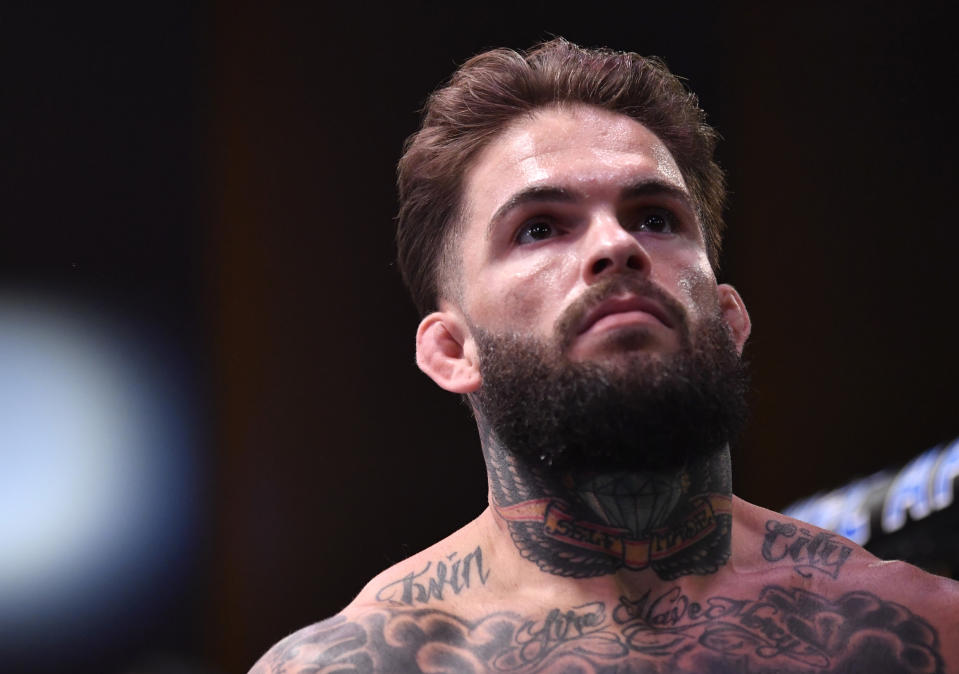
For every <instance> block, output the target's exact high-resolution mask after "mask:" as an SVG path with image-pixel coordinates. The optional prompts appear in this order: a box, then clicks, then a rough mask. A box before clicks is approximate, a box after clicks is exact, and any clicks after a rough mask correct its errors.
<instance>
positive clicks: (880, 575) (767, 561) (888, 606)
mask: <svg viewBox="0 0 959 674" xmlns="http://www.w3.org/2000/svg"><path fill="white" fill-rule="evenodd" d="M734 518H735V519H734V521H735V524H734V527H741V529H742V530H741V531H740V532H738V533H737V534H734V535H736V536H738V542H737V544H738V546H739V547H740V549H741V550H742V551H743V552H742V553H741V557H744V558H746V559H750V560H751V561H750V562H749V563H747V564H745V565H744V566H746V567H748V568H750V569H756V576H757V578H762V579H763V580H762V583H763V584H770V585H776V586H780V587H784V588H785V587H788V588H792V589H791V591H793V592H794V593H801V594H802V595H803V596H804V597H806V598H807V599H809V600H810V601H815V602H819V605H820V606H821V607H831V608H830V612H834V613H840V614H842V615H845V616H848V617H849V618H850V620H849V624H854V623H859V624H862V625H871V624H874V625H875V626H876V627H877V628H879V627H884V628H886V629H888V630H889V632H890V633H898V634H906V633H909V634H911V635H913V637H914V638H915V640H916V643H917V644H918V643H921V644H923V648H928V650H929V652H930V653H935V654H937V657H939V658H941V660H940V662H944V663H946V664H947V665H948V666H947V667H946V669H945V671H959V640H956V639H952V638H950V637H952V636H954V635H959V583H957V582H956V581H954V580H951V579H949V578H944V577H942V576H936V575H933V574H930V573H927V572H926V571H923V570H922V569H919V568H917V567H915V566H913V565H911V564H908V563H906V562H902V561H896V560H881V559H879V558H878V557H876V556H875V555H873V554H872V553H870V552H869V551H867V550H865V549H863V548H862V547H861V546H859V545H858V544H856V543H854V542H853V541H851V540H849V539H847V538H844V537H842V536H840V535H838V534H836V533H834V532H832V531H828V530H825V529H821V528H819V527H817V526H814V525H812V524H808V523H806V522H803V521H801V520H797V519H794V518H791V517H787V516H785V515H781V514H779V513H776V512H773V511H771V510H767V509H765V508H760V507H758V506H755V505H752V504H749V503H747V502H745V501H742V500H741V499H737V503H736V504H735V505H734ZM757 553H758V554H757ZM750 565H751V566H750ZM933 671H943V670H941V669H940V670H935V669H934V670H933Z"/></svg>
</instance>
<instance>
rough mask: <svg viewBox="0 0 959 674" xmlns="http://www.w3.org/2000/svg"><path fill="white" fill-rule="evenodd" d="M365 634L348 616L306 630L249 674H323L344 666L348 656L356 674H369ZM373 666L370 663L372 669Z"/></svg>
mask: <svg viewBox="0 0 959 674" xmlns="http://www.w3.org/2000/svg"><path fill="white" fill-rule="evenodd" d="M365 646H366V633H365V631H364V630H363V628H362V627H360V626H359V625H358V624H357V623H356V622H354V621H353V620H351V619H350V618H349V617H348V616H347V615H346V614H343V613H340V614H337V615H335V616H333V617H332V618H328V619H326V620H323V621H322V622H318V623H315V624H313V625H310V626H309V627H304V628H303V629H301V630H298V631H297V632H294V633H293V634H291V635H290V636H288V637H286V638H285V639H283V640H282V641H280V642H279V643H277V644H276V645H275V646H273V648H271V649H270V650H269V651H267V652H266V653H265V654H264V655H263V657H261V658H260V659H259V660H258V661H257V663H256V664H255V665H253V669H251V670H250V674H293V673H294V672H315V671H322V670H323V669H324V667H327V666H330V665H333V664H337V663H343V662H344V660H343V659H342V656H344V655H345V656H346V657H347V658H348V660H346V662H350V661H352V662H353V663H354V664H355V665H356V666H357V671H370V670H371V669H372V667H371V666H366V667H364V666H363V664H364V663H363V661H362V660H363V658H364V657H367V658H368V657H369V656H367V655H366V653H365ZM369 664H371V663H367V665H369Z"/></svg>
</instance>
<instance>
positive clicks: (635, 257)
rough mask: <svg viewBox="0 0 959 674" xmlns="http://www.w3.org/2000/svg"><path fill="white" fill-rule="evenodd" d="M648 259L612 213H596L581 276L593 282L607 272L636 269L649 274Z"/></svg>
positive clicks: (638, 243)
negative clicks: (599, 214)
mask: <svg viewBox="0 0 959 674" xmlns="http://www.w3.org/2000/svg"><path fill="white" fill-rule="evenodd" d="M650 266H651V260H650V258H649V254H648V253H647V252H646V249H645V248H643V246H642V244H640V242H639V240H638V239H637V238H636V236H635V235H634V234H633V233H632V232H630V231H628V230H626V229H624V228H623V226H622V224H621V223H620V222H619V219H618V218H616V217H615V216H612V215H602V216H597V217H596V218H595V219H594V221H593V222H592V223H590V231H589V234H588V236H587V249H586V257H585V259H584V261H583V277H584V279H585V281H586V282H587V283H595V282H596V281H599V280H601V279H603V278H606V277H607V276H609V275H610V274H622V273H627V272H639V273H643V274H648V273H649V269H650Z"/></svg>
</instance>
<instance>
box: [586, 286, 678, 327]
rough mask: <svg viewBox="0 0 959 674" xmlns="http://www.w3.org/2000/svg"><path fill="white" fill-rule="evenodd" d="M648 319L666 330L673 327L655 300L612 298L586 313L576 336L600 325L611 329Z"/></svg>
mask: <svg viewBox="0 0 959 674" xmlns="http://www.w3.org/2000/svg"><path fill="white" fill-rule="evenodd" d="M650 318H652V319H654V320H655V321H656V322H658V323H661V324H662V325H664V326H665V327H667V328H673V327H675V325H674V322H673V320H672V319H671V317H670V316H669V313H668V312H667V311H666V309H665V308H664V307H663V306H662V305H660V304H659V303H658V302H656V301H655V300H652V299H650V298H648V297H640V296H635V295H631V296H629V297H614V298H611V299H608V300H606V301H605V302H601V303H600V304H598V305H597V306H596V307H594V308H593V309H592V310H591V311H590V312H588V313H587V314H586V317H585V319H584V320H583V322H582V324H581V325H580V328H579V331H578V333H577V334H579V335H582V334H584V333H586V332H588V331H589V330H591V329H593V328H594V327H596V326H597V324H600V323H601V324H602V326H606V325H609V326H610V327H613V326H615V325H619V324H628V323H636V322H644V321H648V320H649V319H650Z"/></svg>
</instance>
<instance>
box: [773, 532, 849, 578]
mask: <svg viewBox="0 0 959 674" xmlns="http://www.w3.org/2000/svg"><path fill="white" fill-rule="evenodd" d="M797 533H798V534H799V535H798V536H797ZM835 539H836V536H835V535H833V534H831V533H829V532H826V531H821V532H819V533H816V534H813V533H811V532H810V531H809V530H808V529H806V528H804V527H797V526H796V525H795V524H792V523H790V522H777V521H776V520H767V521H766V535H765V537H764V539H763V548H762V552H763V559H765V560H766V561H767V562H778V561H780V560H783V559H786V558H787V557H788V558H789V559H790V560H791V561H792V562H793V563H794V564H795V566H794V567H793V568H794V569H795V570H796V573H798V574H799V575H800V576H802V577H803V578H809V577H810V576H812V572H813V571H818V572H820V573H824V574H826V575H827V576H829V577H830V578H838V577H839V569H841V568H842V565H843V564H845V563H846V560H847V559H849V555H850V554H852V548H851V547H850V546H848V545H844V544H843V543H842V542H840V541H838V540H835Z"/></svg>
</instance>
